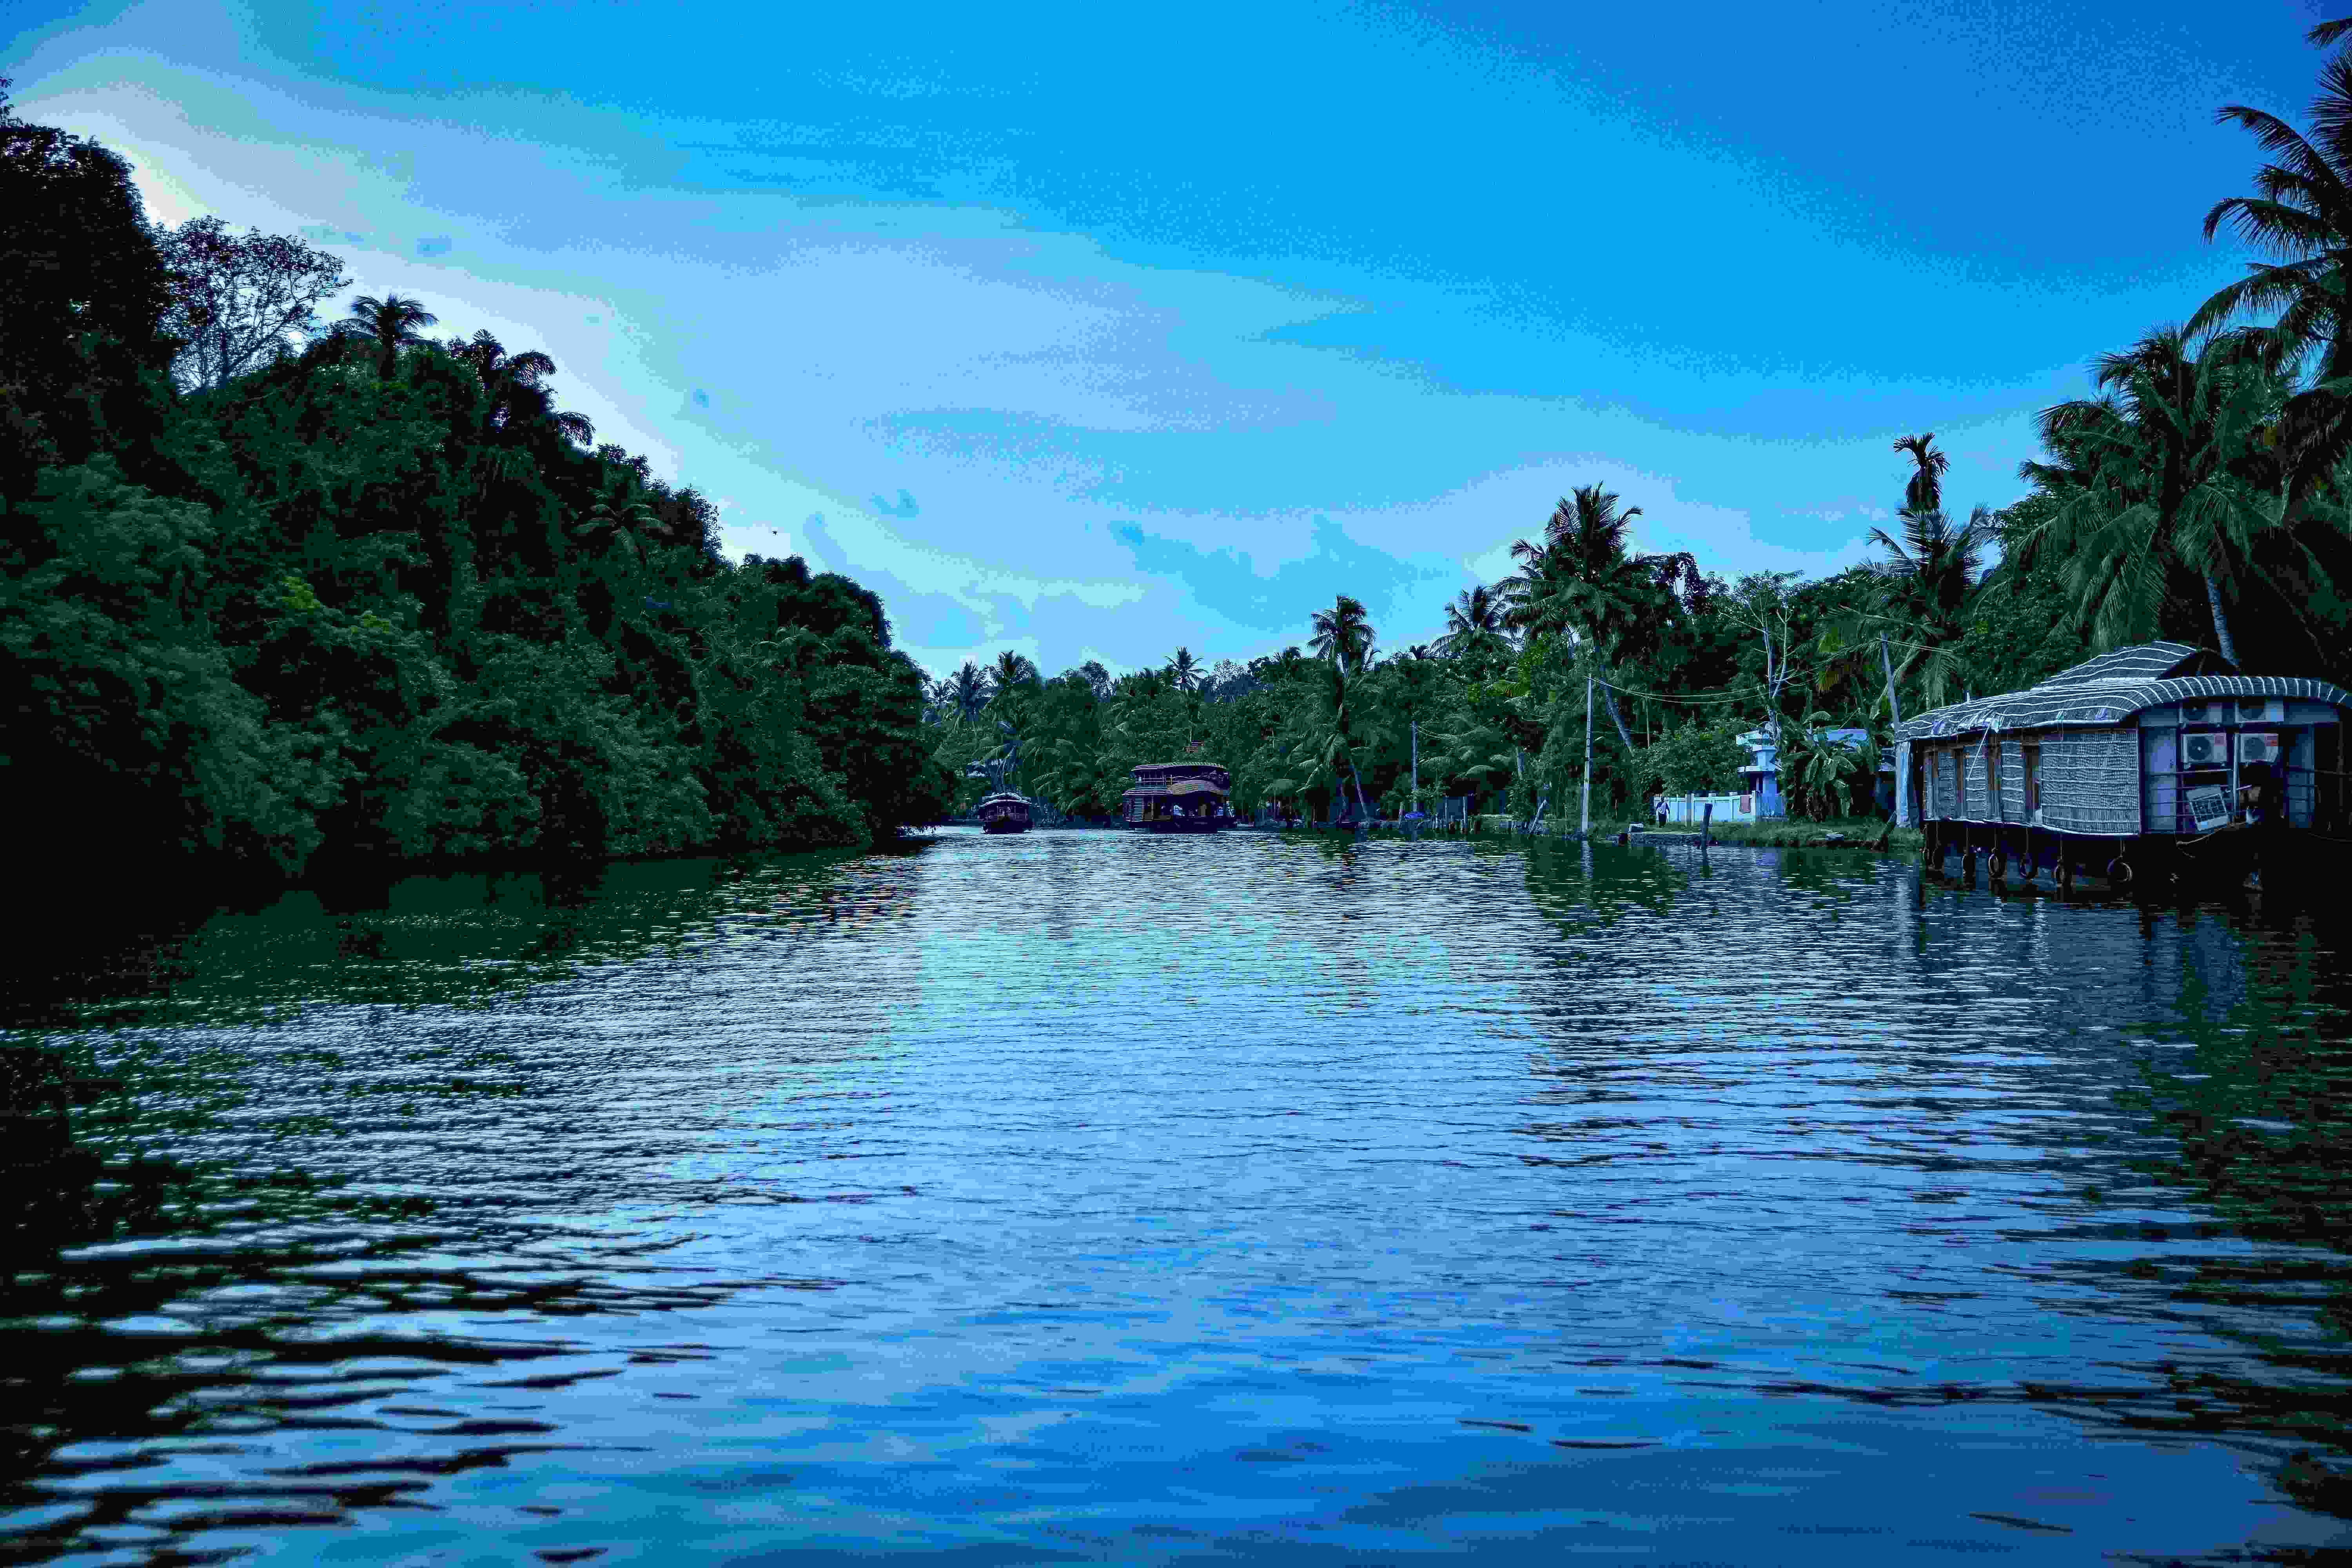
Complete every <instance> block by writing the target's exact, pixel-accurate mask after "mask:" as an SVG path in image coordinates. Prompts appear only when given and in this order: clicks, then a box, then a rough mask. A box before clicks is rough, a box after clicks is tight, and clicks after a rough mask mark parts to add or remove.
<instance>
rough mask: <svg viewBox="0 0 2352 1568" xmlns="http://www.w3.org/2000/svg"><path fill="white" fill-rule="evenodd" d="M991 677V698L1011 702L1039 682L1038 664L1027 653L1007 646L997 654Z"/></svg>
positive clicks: (990, 672)
mask: <svg viewBox="0 0 2352 1568" xmlns="http://www.w3.org/2000/svg"><path fill="white" fill-rule="evenodd" d="M989 677H990V681H991V686H990V695H991V700H994V701H1004V702H1009V701H1011V700H1013V698H1014V697H1016V696H1018V695H1019V694H1020V693H1022V692H1024V691H1025V690H1027V689H1029V688H1031V687H1033V686H1034V685H1036V684H1037V666H1036V665H1035V663H1034V662H1033V661H1032V660H1031V659H1030V658H1028V657H1027V656H1026V655H1024V654H1019V653H1015V652H1014V651H1013V649H1011V648H1006V649H1005V650H1004V651H1003V653H1000V654H998V655H997V656H996V663H995V664H994V665H993V666H992V667H991V668H990V670H989Z"/></svg>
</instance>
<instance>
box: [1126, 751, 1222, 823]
mask: <svg viewBox="0 0 2352 1568" xmlns="http://www.w3.org/2000/svg"><path fill="white" fill-rule="evenodd" d="M1233 788H1234V781H1233V775H1232V774H1230V773H1226V772H1225V770H1224V769H1223V767H1221V766H1219V765H1218V764H1217V763H1145V764H1144V765H1143V766H1141V767H1139V768H1138V769H1136V770H1135V787H1134V788H1133V789H1130V790H1129V791H1128V792H1127V793H1126V794H1125V795H1121V796H1120V797H1119V818H1120V820H1121V821H1123V822H1125V823H1126V824H1127V825H1128V826H1129V827H1140V828H1142V829H1143V830H1144V831H1145V832H1146V833H1214V832H1217V831H1218V830H1219V829H1221V828H1226V827H1231V826H1233V825H1234V808H1233V805H1232V804H1231V797H1232V795H1233Z"/></svg>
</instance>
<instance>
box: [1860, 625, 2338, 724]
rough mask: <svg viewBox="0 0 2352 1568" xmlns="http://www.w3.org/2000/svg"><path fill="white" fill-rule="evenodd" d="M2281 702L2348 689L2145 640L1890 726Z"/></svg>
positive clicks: (2324, 697)
mask: <svg viewBox="0 0 2352 1568" xmlns="http://www.w3.org/2000/svg"><path fill="white" fill-rule="evenodd" d="M2216 697H2219V698H2251V697H2282V698H2299V699H2301V700H2304V701H2306V702H2328V703H2333V704H2335V705H2336V707H2338V708H2352V692H2347V691H2346V690H2345V689H2344V688H2342V687H2340V686H2336V685H2332V684H2330V683H2329V682H2327V681H2325V680H2318V679H2312V678H2310V677H2308V676H2299V675H2241V674H2239V673H2238V671H2237V668H2236V667H2235V666H2234V665H2232V664H2231V663H2230V661H2229V660H2228V659H2225V658H2222V657H2221V655H2220V654H2218V653H2214V652H2213V651H2211V650H2210V649H2209V648H2200V647H2189V645H2188V644H2187V643H2177V642H2152V643H2143V644H2141V645H2140V646H2139V647H2126V648H2117V649H2116V651H2115V652H2113V653H2106V654H2101V655H2100V656H2099V657H2098V658H2095V659H2091V660H2088V661H2087V662H2085V663H2083V664H2078V665H2076V666H2075V667H2074V668H2072V669H2066V670H2061V671H2060V672H2059V673H2057V674H2056V675H2053V676H2052V677H2051V678H2050V679H2047V680H2045V681H2043V682H2042V683H2041V684H2040V685H2038V686H2032V687H2028V688H2027V689H2024V690H2023V691H2007V692H2003V693H2002V694H2001V695H2000V696H1998V697H1979V698H1977V699H1975V700H1972V701H1968V702H1955V703H1951V704H1949V705H1948V706H1947V707H1943V708H1937V709H1933V710H1929V711H1927V712H1926V713H1922V714H1920V715H1919V716H1918V717H1917V718H1916V719H1910V720H1906V721H1905V722H1903V723H1902V724H1899V725H1897V726H1896V727H1895V739H1896V740H1898V741H1925V740H1933V739H1936V738H1938V737H1941V736H1947V735H1971V734H1975V733H1976V732H1978V731H1984V730H2000V731H2008V730H2049V729H2059V728H2063V727H2066V726H2070V725H2109V724H2120V723H2122V722H2123V721H2125V720H2126V719H2128V718H2130V717H2131V716H2132V715H2133V714H2135V713H2137V712H2139V711H2141V710H2144V709H2148V708H2161V707H2163V706H2165V705H2166V704H2168V703H2173V702H2196V701H2201V700H2205V699H2207V698H2216Z"/></svg>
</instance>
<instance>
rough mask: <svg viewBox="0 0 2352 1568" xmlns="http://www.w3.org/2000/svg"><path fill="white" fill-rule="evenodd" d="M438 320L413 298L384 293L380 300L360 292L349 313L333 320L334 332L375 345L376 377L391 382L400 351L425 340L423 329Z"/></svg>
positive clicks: (355, 340) (398, 365)
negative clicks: (340, 318)
mask: <svg viewBox="0 0 2352 1568" xmlns="http://www.w3.org/2000/svg"><path fill="white" fill-rule="evenodd" d="M440 320H441V318H440V317H438V316H436V315H435V314H433V312H431V311H430V310H426V309H425V307H424V306H423V305H421V304H419V303H417V302H416V301H415V300H407V299H403V298H402V297H401V296H400V295H398V294H386V295H385V296H384V297H383V299H381V300H379V299H377V298H376V297H375V296H374V295H373V294H362V295H361V296H360V297H359V298H358V299H356V300H352V308H351V313H350V314H349V315H347V316H345V317H344V318H343V319H342V320H341V321H338V322H336V323H335V331H337V333H338V334H340V335H341V336H343V337H345V338H348V339H351V340H352V341H353V342H365V343H371V344H373V345H374V348H375V353H376V366H375V373H376V376H377V378H378V379H380V380H383V381H390V380H391V379H392V374H393V372H394V371H395V370H397V369H399V368H400V351H401V350H403V349H406V348H415V347H418V346H420V345H422V344H423V343H425V342H427V341H428V340H427V339H426V337H425V328H427V327H430V326H434V325H436V324H437V323H438V322H439V321H440Z"/></svg>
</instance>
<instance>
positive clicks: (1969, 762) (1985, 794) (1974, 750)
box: [1960, 742, 1992, 822]
mask: <svg viewBox="0 0 2352 1568" xmlns="http://www.w3.org/2000/svg"><path fill="white" fill-rule="evenodd" d="M1985 744H1986V743H1985V742H1979V743H1978V744H1975V745H1971V746H1970V747H1969V749H1968V750H1967V751H1966V752H1962V753H1960V765H1961V766H1962V767H1963V768H1964V769H1966V770H1967V773H1966V780H1967V783H1966V786H1965V787H1966V790H1967V800H1966V803H1965V804H1964V805H1962V807H1961V808H1960V815H1961V816H1965V817H1967V818H1968V819H1969V821H1970V822H1990V820H1992V795H1991V792H1990V790H1988V789H1987V788H1986V787H1985Z"/></svg>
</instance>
